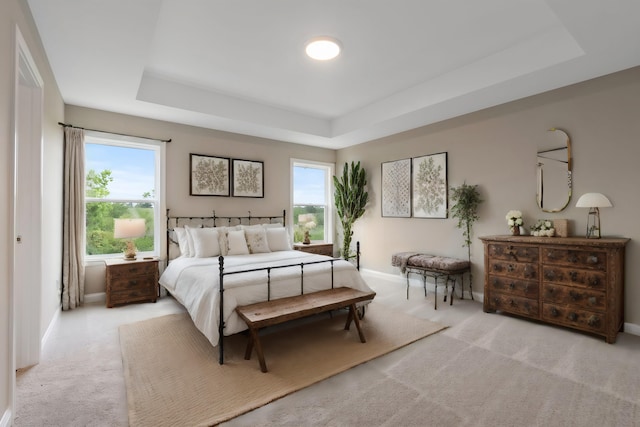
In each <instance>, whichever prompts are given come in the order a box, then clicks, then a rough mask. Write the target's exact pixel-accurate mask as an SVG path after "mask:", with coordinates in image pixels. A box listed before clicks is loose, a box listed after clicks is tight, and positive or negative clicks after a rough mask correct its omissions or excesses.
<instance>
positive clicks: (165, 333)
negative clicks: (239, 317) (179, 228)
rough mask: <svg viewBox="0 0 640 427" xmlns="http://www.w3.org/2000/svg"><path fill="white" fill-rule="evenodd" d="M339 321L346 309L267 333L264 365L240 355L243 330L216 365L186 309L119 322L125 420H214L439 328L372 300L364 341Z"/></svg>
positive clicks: (148, 422)
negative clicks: (263, 368)
mask: <svg viewBox="0 0 640 427" xmlns="http://www.w3.org/2000/svg"><path fill="white" fill-rule="evenodd" d="M344 321H345V315H344V314H340V315H336V316H333V318H331V319H330V318H328V317H323V318H316V319H314V321H313V322H307V323H305V324H301V325H296V326H295V327H292V328H287V329H285V330H279V331H275V332H273V333H270V334H269V335H267V336H265V338H264V339H263V347H264V353H265V359H266V362H267V368H268V369H269V372H268V373H262V372H260V368H259V365H258V361H257V359H256V356H255V354H254V355H253V357H252V359H251V360H244V349H245V345H246V338H245V337H244V336H243V335H236V336H233V337H231V338H230V339H227V340H226V341H225V364H224V365H222V366H220V365H219V364H218V362H217V357H218V352H217V348H213V347H212V346H211V345H210V344H209V342H208V341H207V340H206V339H205V338H204V336H202V335H201V334H200V332H199V331H198V330H197V329H196V328H195V327H194V326H193V323H192V322H191V320H190V319H189V317H188V316H187V315H186V314H177V315H169V316H163V317H159V318H155V319H151V320H146V321H142V322H138V323H133V324H129V325H124V326H121V327H120V344H121V348H122V357H123V364H124V374H125V382H126V387H127V401H128V405H129V423H130V425H132V426H174V425H214V424H218V423H220V422H223V421H225V420H229V419H231V418H233V417H236V416H238V415H240V414H243V413H245V412H248V411H250V410H253V409H255V408H258V407H260V406H263V405H265V404H267V403H269V402H271V401H273V400H275V399H278V398H281V397H283V396H286V395H288V394H290V393H292V392H294V391H296V390H300V389H302V388H304V387H307V386H309V385H311V384H314V383H316V382H318V381H321V380H323V379H326V378H328V377H330V376H332V375H335V374H338V373H340V372H343V371H345V370H347V369H349V368H352V367H354V366H357V365H359V364H362V363H364V362H366V361H369V360H371V359H374V358H376V357H379V356H381V355H384V354H387V353H389V352H391V351H393V350H396V349H398V348H400V347H403V346H405V345H407V344H410V343H412V342H414V341H416V340H419V339H421V338H424V337H426V336H428V335H431V334H433V333H435V332H438V331H440V330H442V329H444V327H443V326H441V325H439V324H437V323H433V322H430V321H427V320H423V319H418V318H416V317H412V316H409V315H407V314H403V313H401V312H398V311H395V310H391V309H389V308H386V307H384V306H382V305H380V304H376V303H372V304H371V305H370V306H369V308H368V310H367V315H366V317H365V319H364V320H363V322H362V327H363V331H364V334H365V336H366V338H367V342H366V343H365V344H363V343H361V342H360V341H359V340H358V336H357V331H356V330H355V327H354V326H352V329H351V331H344V330H343V327H344Z"/></svg>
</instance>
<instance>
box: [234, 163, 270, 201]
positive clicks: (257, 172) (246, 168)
mask: <svg viewBox="0 0 640 427" xmlns="http://www.w3.org/2000/svg"><path fill="white" fill-rule="evenodd" d="M233 197H264V163H263V162H258V161H253V160H239V159H233Z"/></svg>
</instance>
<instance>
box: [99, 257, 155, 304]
mask: <svg viewBox="0 0 640 427" xmlns="http://www.w3.org/2000/svg"><path fill="white" fill-rule="evenodd" d="M105 263H106V264H107V291H106V294H107V307H109V308H111V307H113V306H114V305H119V304H128V303H131V302H141V301H151V302H156V300H157V299H158V260H157V259H148V260H147V259H138V260H134V261H125V260H124V259H120V258H115V259H108V260H106V261H105Z"/></svg>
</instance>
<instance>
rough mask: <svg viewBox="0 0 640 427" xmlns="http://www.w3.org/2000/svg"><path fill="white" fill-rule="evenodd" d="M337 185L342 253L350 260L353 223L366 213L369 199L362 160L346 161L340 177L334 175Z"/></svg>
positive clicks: (351, 255)
mask: <svg viewBox="0 0 640 427" xmlns="http://www.w3.org/2000/svg"><path fill="white" fill-rule="evenodd" d="M333 185H334V186H335V194H334V197H335V203H336V212H337V214H338V218H340V223H341V224H342V232H343V236H342V248H341V249H340V255H341V256H342V257H343V258H344V259H346V260H348V259H350V258H353V256H354V255H353V254H352V253H351V238H352V237H353V230H352V227H353V223H354V222H356V220H357V219H358V218H360V217H361V216H362V215H363V214H364V210H365V206H366V204H367V201H368V200H369V193H368V192H367V191H366V186H367V174H366V172H365V170H364V168H361V167H360V162H358V163H354V162H353V161H352V162H351V165H349V164H348V163H345V165H344V168H343V170H342V176H341V177H340V178H338V177H336V176H334V177H333Z"/></svg>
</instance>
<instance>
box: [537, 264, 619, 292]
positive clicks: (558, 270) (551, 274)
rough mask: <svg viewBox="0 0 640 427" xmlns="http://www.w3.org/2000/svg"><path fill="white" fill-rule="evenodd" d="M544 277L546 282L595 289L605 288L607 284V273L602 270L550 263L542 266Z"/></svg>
mask: <svg viewBox="0 0 640 427" xmlns="http://www.w3.org/2000/svg"><path fill="white" fill-rule="evenodd" d="M542 279H543V280H544V281H545V282H553V283H558V284H565V285H572V286H579V287H582V288H587V289H594V290H604V289H605V287H606V284H607V275H606V273H604V272H601V271H593V270H581V269H577V268H567V267H554V266H548V265H545V266H543V267H542Z"/></svg>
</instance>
